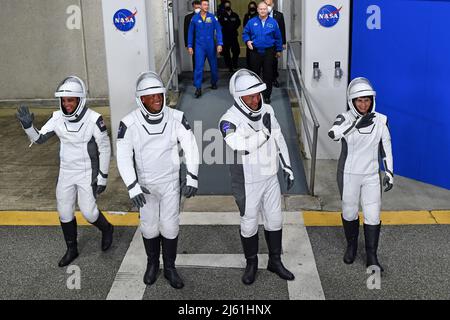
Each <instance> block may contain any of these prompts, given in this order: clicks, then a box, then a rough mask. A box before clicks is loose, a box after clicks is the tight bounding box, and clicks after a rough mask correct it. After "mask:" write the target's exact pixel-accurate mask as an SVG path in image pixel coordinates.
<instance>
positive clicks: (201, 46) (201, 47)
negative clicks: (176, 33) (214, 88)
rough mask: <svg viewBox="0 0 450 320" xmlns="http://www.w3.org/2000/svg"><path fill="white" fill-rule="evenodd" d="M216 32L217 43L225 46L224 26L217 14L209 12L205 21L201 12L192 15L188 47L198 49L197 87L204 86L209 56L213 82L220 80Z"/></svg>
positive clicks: (196, 57) (195, 76)
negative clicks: (204, 73) (206, 61)
mask: <svg viewBox="0 0 450 320" xmlns="http://www.w3.org/2000/svg"><path fill="white" fill-rule="evenodd" d="M214 32H215V36H216V39H217V45H219V46H223V40H222V27H221V26H220V23H219V21H218V20H217V18H216V16H215V15H213V14H212V13H209V12H208V13H207V14H206V19H205V21H203V19H202V17H201V14H200V13H199V14H196V15H194V16H193V17H192V20H191V23H190V25H189V33H188V48H194V47H195V50H196V52H195V70H194V86H195V87H196V88H197V89H201V87H202V80H203V67H204V65H205V58H208V62H209V66H210V68H211V84H212V85H215V84H216V83H217V81H218V80H219V75H218V68H217V54H216V44H215V41H214ZM194 33H195V39H194ZM194 41H195V46H194Z"/></svg>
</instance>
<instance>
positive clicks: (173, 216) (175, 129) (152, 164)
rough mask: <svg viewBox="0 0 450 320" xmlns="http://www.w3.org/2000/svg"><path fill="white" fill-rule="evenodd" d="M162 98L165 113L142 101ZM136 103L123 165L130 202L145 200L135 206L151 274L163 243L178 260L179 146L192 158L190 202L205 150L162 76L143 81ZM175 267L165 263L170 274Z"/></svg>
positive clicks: (123, 131) (122, 137)
mask: <svg viewBox="0 0 450 320" xmlns="http://www.w3.org/2000/svg"><path fill="white" fill-rule="evenodd" d="M157 94H162V95H163V101H162V104H163V105H162V107H161V110H160V112H157V113H151V112H150V111H149V110H148V109H147V107H146V106H145V105H144V104H143V102H142V101H141V97H144V96H150V95H157ZM136 102H137V104H138V106H139V108H137V109H136V110H134V111H132V112H131V113H129V114H128V115H127V116H126V117H125V118H123V119H122V121H121V123H120V126H119V133H118V139H117V166H118V168H119V172H120V175H121V177H122V179H123V181H124V182H125V184H126V186H127V188H128V191H129V195H130V198H131V199H138V200H139V197H140V198H141V200H140V201H133V202H134V203H135V205H136V206H138V207H140V209H139V212H140V230H141V232H142V235H143V238H144V244H145V247H146V251H147V254H148V262H149V266H148V268H147V271H149V269H150V268H151V267H152V266H153V269H156V271H157V268H159V245H160V242H159V241H160V238H161V240H162V244H163V256H165V255H166V252H165V251H164V250H165V249H164V246H165V244H166V243H167V246H169V245H173V246H174V248H172V249H173V250H174V251H175V252H171V253H170V254H169V255H172V254H173V263H174V261H175V255H176V242H177V240H178V231H179V214H180V208H179V204H180V156H179V146H178V144H179V145H180V146H181V149H182V150H183V151H184V155H185V159H186V168H187V175H186V190H187V191H185V195H186V196H187V197H190V196H193V195H195V192H196V190H197V188H198V178H197V175H198V167H199V163H200V161H199V151H198V147H197V143H196V141H195V137H194V134H193V132H192V130H191V128H190V126H189V123H188V122H187V120H186V118H185V116H184V114H183V112H181V111H178V110H175V109H172V108H169V107H166V106H165V88H164V85H163V83H162V81H161V79H160V78H159V76H158V75H157V74H155V73H153V72H146V73H143V74H142V75H140V76H139V78H138V80H137V84H136ZM189 190H190V191H189ZM160 235H161V237H160ZM167 246H166V247H167ZM169 260H170V259H169ZM173 263H172V262H170V261H167V259H166V258H164V266H165V269H166V265H167V266H168V267H170V265H171V264H173ZM156 266H157V267H156ZM173 269H174V267H173ZM155 276H156V275H155V274H154V272H153V271H152V272H151V276H149V275H147V274H146V276H145V277H144V282H145V283H147V284H152V283H153V282H154V281H155V280H156V278H155ZM146 278H147V279H146ZM171 284H173V283H172V282H171ZM175 287H178V286H177V285H175Z"/></svg>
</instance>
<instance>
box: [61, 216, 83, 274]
mask: <svg viewBox="0 0 450 320" xmlns="http://www.w3.org/2000/svg"><path fill="white" fill-rule="evenodd" d="M61 227H62V230H63V234H64V240H65V241H66V245H67V251H66V253H65V254H64V256H63V257H62V259H61V260H60V261H59V263H58V266H60V267H65V266H67V265H69V264H70V263H71V262H72V261H73V260H75V259H76V258H77V257H78V245H77V220H76V219H75V218H74V219H73V220H72V221H71V222H68V223H63V222H61Z"/></svg>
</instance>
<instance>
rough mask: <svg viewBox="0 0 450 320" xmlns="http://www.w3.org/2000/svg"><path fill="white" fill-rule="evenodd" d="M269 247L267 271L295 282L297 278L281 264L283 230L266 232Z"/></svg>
mask: <svg viewBox="0 0 450 320" xmlns="http://www.w3.org/2000/svg"><path fill="white" fill-rule="evenodd" d="M264 236H265V237H266V242H267V247H268V248H269V263H268V264H267V270H269V271H271V272H274V273H276V274H277V275H278V276H279V277H280V278H281V279H284V280H294V279H295V277H294V275H293V274H292V272H290V271H289V270H288V269H286V268H285V267H284V266H283V263H282V262H281V239H282V230H279V231H267V230H264Z"/></svg>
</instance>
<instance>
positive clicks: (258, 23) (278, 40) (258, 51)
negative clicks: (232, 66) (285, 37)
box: [242, 2, 283, 103]
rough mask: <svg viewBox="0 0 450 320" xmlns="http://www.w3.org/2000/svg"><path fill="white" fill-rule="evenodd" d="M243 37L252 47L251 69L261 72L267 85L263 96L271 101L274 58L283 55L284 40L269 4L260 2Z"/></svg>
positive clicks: (250, 47)
mask: <svg viewBox="0 0 450 320" xmlns="http://www.w3.org/2000/svg"><path fill="white" fill-rule="evenodd" d="M242 39H243V40H244V43H246V44H247V47H248V48H249V49H250V59H249V62H250V65H249V67H250V69H251V70H252V71H253V72H255V73H256V74H261V69H262V77H263V81H264V83H265V84H266V86H267V89H266V90H265V91H264V94H263V97H264V102H265V103H270V96H271V95H272V82H273V59H274V57H276V58H279V57H281V52H282V51H283V41H282V37H281V31H280V27H279V26H278V23H277V21H276V20H275V19H274V18H272V17H270V16H269V10H268V7H267V4H266V3H264V2H260V3H259V4H258V16H257V17H254V18H252V19H250V20H249V21H248V23H247V24H246V26H245V28H244V32H243V34H242Z"/></svg>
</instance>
